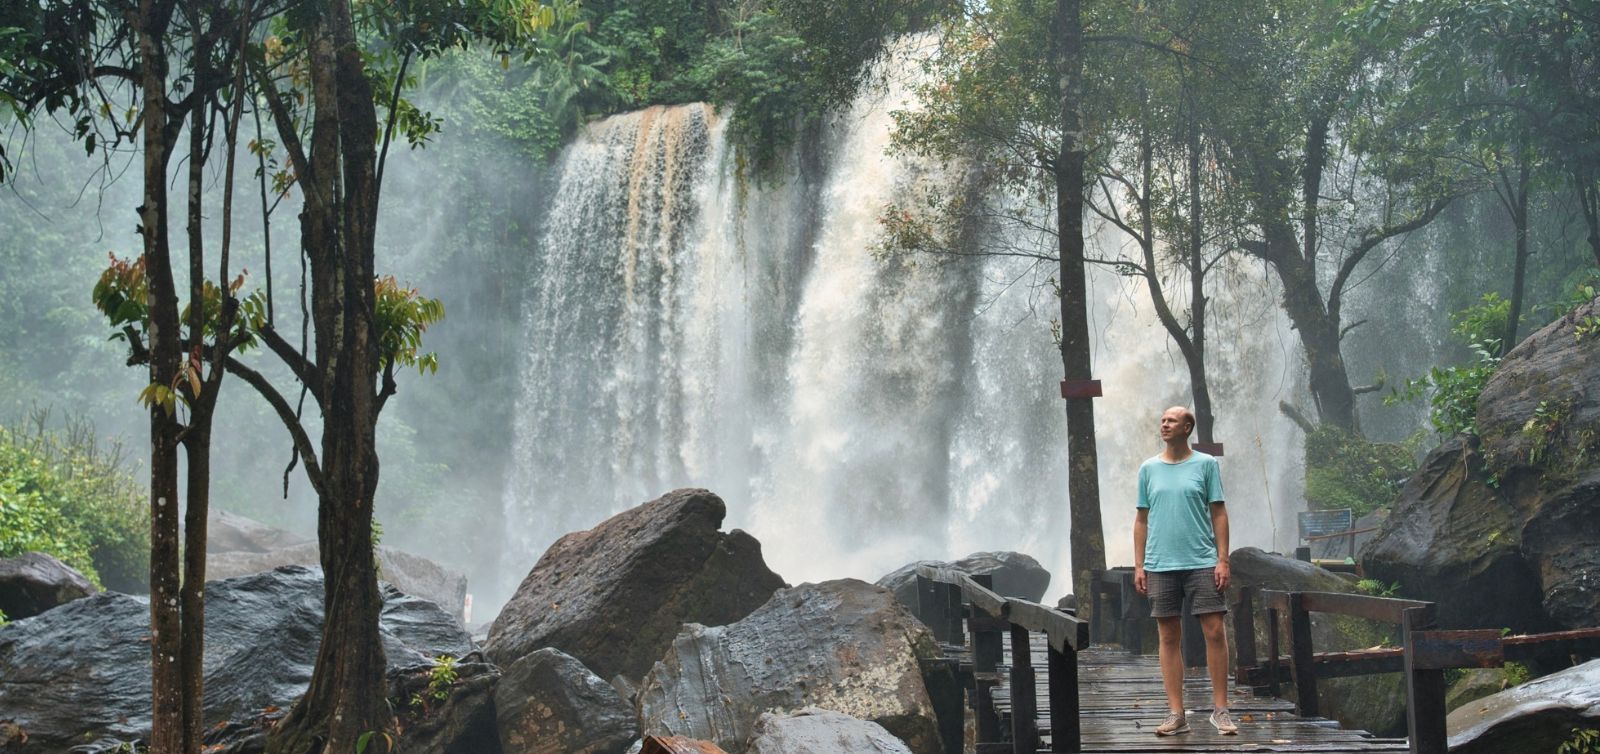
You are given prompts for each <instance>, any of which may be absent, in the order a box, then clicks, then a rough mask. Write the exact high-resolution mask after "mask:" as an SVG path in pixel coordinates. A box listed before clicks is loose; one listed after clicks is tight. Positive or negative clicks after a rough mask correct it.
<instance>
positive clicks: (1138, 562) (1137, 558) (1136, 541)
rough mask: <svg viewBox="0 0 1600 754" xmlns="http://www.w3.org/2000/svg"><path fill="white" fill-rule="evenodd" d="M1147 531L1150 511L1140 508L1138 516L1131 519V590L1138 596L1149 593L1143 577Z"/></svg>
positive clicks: (1148, 529)
mask: <svg viewBox="0 0 1600 754" xmlns="http://www.w3.org/2000/svg"><path fill="white" fill-rule="evenodd" d="M1149 531H1150V509H1149V508H1140V509H1139V515H1138V516H1137V517H1136V518H1134V519H1133V588H1134V589H1137V590H1139V593H1140V594H1147V593H1148V592H1149V591H1150V588H1149V585H1148V584H1146V583H1145V575H1144V540H1145V535H1146V534H1148V533H1149Z"/></svg>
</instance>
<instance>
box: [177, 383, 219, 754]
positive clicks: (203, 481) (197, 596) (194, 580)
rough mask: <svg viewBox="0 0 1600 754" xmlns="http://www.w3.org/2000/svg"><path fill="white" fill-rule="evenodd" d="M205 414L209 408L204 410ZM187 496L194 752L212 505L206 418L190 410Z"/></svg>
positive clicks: (200, 721) (186, 642)
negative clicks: (207, 544)
mask: <svg viewBox="0 0 1600 754" xmlns="http://www.w3.org/2000/svg"><path fill="white" fill-rule="evenodd" d="M207 413H208V414H209V412H207ZM183 447H184V460H185V461H186V462H187V469H186V471H187V474H188V481H189V484H188V487H189V488H188V490H187V493H188V500H187V503H188V504H187V505H186V506H185V510H184V522H183V535H184V541H183V590H182V598H181V600H180V601H181V604H182V608H183V631H182V641H181V644H182V650H181V657H180V659H179V663H178V664H179V665H180V666H181V667H182V668H183V717H184V731H183V750H184V752H185V754H198V752H199V751H200V750H201V748H202V741H201V737H202V736H203V735H205V723H204V712H205V710H204V707H203V701H204V699H205V630H206V619H205V616H206V604H205V583H206V515H207V513H208V512H209V511H210V508H211V418H210V416H206V417H205V418H204V419H201V418H199V417H197V416H192V417H191V421H190V425H189V429H188V430H187V431H186V432H185V434H184V439H183Z"/></svg>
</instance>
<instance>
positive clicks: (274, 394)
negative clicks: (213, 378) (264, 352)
mask: <svg viewBox="0 0 1600 754" xmlns="http://www.w3.org/2000/svg"><path fill="white" fill-rule="evenodd" d="M224 364H226V365H227V368H228V371H229V372H231V373H233V374H234V375H235V376H237V377H238V378H239V379H241V380H244V381H245V382H247V383H249V385H250V386H251V387H253V388H255V389H256V393H258V394H260V395H261V397H262V398H263V399H265V400H266V401H267V404H268V405H270V406H272V410H273V412H275V413H276V414H277V415H278V418H279V419H280V420H282V421H283V426H284V427H285V428H286V429H288V430H289V437H290V438H292V439H293V440H294V447H295V450H296V451H297V452H298V453H299V454H300V456H301V457H303V458H305V459H306V478H307V479H309V480H310V481H311V488H312V489H314V490H316V492H317V494H318V495H319V496H320V495H322V494H323V493H322V489H323V487H322V467H321V466H319V465H318V464H317V453H316V450H315V449H314V448H313V447H312V445H311V438H310V436H309V435H307V434H306V430H305V427H303V426H301V425H300V420H299V419H297V418H295V415H294V408H293V407H291V406H290V405H289V401H287V400H284V398H283V395H282V394H281V393H279V392H278V389H277V388H275V387H273V386H272V383H271V382H269V381H268V380H267V378H266V377H265V376H263V375H262V374H261V373H260V372H257V371H255V370H254V369H251V368H250V367H247V366H245V365H244V364H241V363H239V360H238V359H235V358H233V357H231V356H230V357H228V359H227V360H226V361H225V362H224Z"/></svg>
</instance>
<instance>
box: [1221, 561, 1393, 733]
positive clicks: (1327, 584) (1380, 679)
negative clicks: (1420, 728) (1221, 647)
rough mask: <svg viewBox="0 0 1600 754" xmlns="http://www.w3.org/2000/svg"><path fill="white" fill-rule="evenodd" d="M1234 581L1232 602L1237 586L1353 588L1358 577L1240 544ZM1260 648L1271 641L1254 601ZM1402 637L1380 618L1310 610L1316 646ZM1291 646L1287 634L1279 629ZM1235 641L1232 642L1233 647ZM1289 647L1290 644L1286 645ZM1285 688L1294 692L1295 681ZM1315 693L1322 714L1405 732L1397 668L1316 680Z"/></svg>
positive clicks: (1358, 645) (1324, 648)
mask: <svg viewBox="0 0 1600 754" xmlns="http://www.w3.org/2000/svg"><path fill="white" fill-rule="evenodd" d="M1228 565H1229V566H1230V567H1231V569H1232V572H1233V574H1232V575H1233V583H1232V584H1231V585H1230V586H1229V587H1228V597H1227V599H1228V603H1229V604H1230V605H1233V604H1235V603H1237V602H1238V600H1239V589H1240V588H1242V587H1254V588H1256V589H1276V590H1280V591H1290V592H1339V593H1350V592H1355V591H1356V587H1355V584H1354V582H1352V581H1351V580H1349V579H1346V578H1344V577H1342V576H1340V575H1339V574H1336V573H1334V572H1332V571H1329V570H1327V569H1324V568H1319V567H1317V566H1315V565H1312V564H1310V563H1307V562H1305V561H1302V560H1296V559H1294V558H1289V557H1284V556H1282V555H1275V554H1272V553H1269V552H1264V551H1262V550H1260V549H1258V548H1255V547H1241V548H1239V549H1237V550H1234V551H1233V553H1232V554H1230V555H1229V556H1228ZM1255 634H1256V652H1257V654H1258V656H1260V654H1261V653H1263V652H1265V650H1266V646H1267V625H1266V611H1265V610H1264V609H1263V608H1262V606H1261V603H1260V601H1259V600H1258V601H1257V602H1256V604H1255ZM1397 637H1398V633H1397V631H1396V629H1395V627H1393V626H1390V625H1388V624H1385V623H1379V622H1376V621H1369V620H1363V619H1361V618H1352V617H1349V616H1343V615H1329V614H1325V613H1312V614H1311V645H1312V647H1314V648H1315V649H1316V651H1318V652H1336V651H1341V650H1349V649H1365V648H1367V647H1373V646H1377V645H1378V644H1381V643H1385V642H1390V643H1392V642H1394V641H1395V639H1396V638H1397ZM1279 641H1280V642H1284V645H1283V646H1285V647H1287V642H1288V637H1287V636H1285V635H1283V634H1279ZM1232 648H1233V647H1232V646H1230V650H1231V649H1232ZM1285 651H1287V650H1285ZM1284 693H1285V694H1286V695H1288V696H1293V693H1294V689H1293V686H1292V685H1287V686H1285V687H1284ZM1317 699H1318V704H1319V705H1320V709H1321V711H1322V714H1323V715H1325V716H1327V717H1331V718H1334V719H1336V720H1338V721H1339V722H1341V723H1343V724H1344V725H1345V727H1349V728H1360V729H1361V730H1365V731H1368V732H1371V733H1373V734H1375V735H1380V736H1386V735H1404V734H1405V685H1404V679H1403V678H1401V677H1400V675H1399V674H1393V673H1391V674H1385V675H1370V676H1360V677H1355V678H1325V679H1319V680H1318V681H1317Z"/></svg>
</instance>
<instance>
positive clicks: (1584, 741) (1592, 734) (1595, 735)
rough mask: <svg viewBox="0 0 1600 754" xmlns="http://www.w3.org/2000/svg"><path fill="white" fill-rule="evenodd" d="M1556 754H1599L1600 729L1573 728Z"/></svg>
mask: <svg viewBox="0 0 1600 754" xmlns="http://www.w3.org/2000/svg"><path fill="white" fill-rule="evenodd" d="M1556 754H1600V728H1573V729H1572V733H1571V734H1570V735H1568V736H1567V740H1565V741H1562V742H1561V746H1559V747H1557V748H1556Z"/></svg>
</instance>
